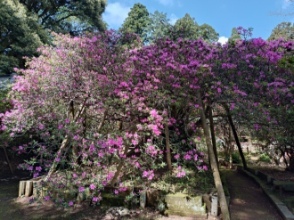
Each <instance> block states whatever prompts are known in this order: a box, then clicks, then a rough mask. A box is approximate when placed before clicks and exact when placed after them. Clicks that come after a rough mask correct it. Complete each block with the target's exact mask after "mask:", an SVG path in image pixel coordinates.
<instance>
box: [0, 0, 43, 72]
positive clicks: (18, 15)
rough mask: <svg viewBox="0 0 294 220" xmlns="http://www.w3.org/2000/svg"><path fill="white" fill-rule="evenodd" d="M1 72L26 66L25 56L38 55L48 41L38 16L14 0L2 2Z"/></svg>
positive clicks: (0, 30) (0, 9)
mask: <svg viewBox="0 0 294 220" xmlns="http://www.w3.org/2000/svg"><path fill="white" fill-rule="evenodd" d="M0 36H1V37H0V72H2V73H11V72H12V71H13V67H24V59H23V57H24V56H33V55H36V54H37V53H36V49H37V48H38V47H39V46H40V45H42V44H43V43H45V42H47V41H48V38H47V36H48V35H47V33H46V31H45V30H44V29H42V28H41V26H40V25H39V24H38V20H37V17H36V16H34V15H32V14H30V13H28V11H27V10H26V8H25V7H24V6H23V5H21V4H20V3H18V2H17V1H12V0H3V1H1V2H0Z"/></svg>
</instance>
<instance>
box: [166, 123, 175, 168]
mask: <svg viewBox="0 0 294 220" xmlns="http://www.w3.org/2000/svg"><path fill="white" fill-rule="evenodd" d="M164 127H165V129H164V133H165V149H166V163H167V167H168V170H169V171H172V169H173V168H172V162H171V153H170V142H169V129H168V123H166V124H165V126H164Z"/></svg>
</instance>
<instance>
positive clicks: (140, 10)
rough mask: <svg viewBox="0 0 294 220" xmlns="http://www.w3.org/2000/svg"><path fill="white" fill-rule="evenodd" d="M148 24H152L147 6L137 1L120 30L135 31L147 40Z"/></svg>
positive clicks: (125, 31) (123, 31)
mask: <svg viewBox="0 0 294 220" xmlns="http://www.w3.org/2000/svg"><path fill="white" fill-rule="evenodd" d="M148 25H150V18H149V12H148V10H147V8H146V7H145V6H144V5H142V4H140V3H136V4H134V6H133V8H131V11H130V12H129V14H128V17H127V18H126V20H125V21H124V23H123V25H122V27H121V29H120V32H122V33H123V34H125V33H135V34H137V35H139V36H140V37H141V39H142V41H143V42H145V41H146V39H147V34H146V28H147V26H148Z"/></svg>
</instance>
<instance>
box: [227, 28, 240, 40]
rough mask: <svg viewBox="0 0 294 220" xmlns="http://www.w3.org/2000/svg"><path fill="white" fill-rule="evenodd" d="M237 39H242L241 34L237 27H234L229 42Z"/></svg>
mask: <svg viewBox="0 0 294 220" xmlns="http://www.w3.org/2000/svg"><path fill="white" fill-rule="evenodd" d="M236 40H241V35H240V34H239V33H238V30H237V28H235V27H234V28H233V29H232V32H231V36H230V38H229V42H232V41H236Z"/></svg>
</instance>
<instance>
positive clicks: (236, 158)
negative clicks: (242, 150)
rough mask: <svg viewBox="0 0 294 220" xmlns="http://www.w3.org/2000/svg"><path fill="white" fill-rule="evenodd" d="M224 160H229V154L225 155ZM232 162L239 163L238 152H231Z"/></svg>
mask: <svg viewBox="0 0 294 220" xmlns="http://www.w3.org/2000/svg"><path fill="white" fill-rule="evenodd" d="M225 161H227V162H229V161H230V158H229V155H227V156H226V158H225ZM232 162H233V163H236V164H239V163H241V158H240V155H239V153H238V152H233V153H232Z"/></svg>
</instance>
